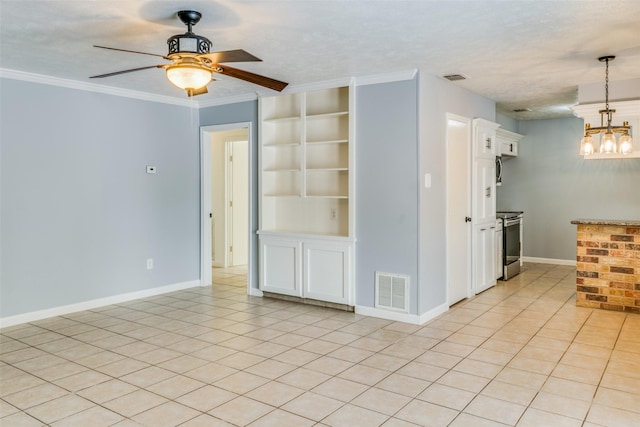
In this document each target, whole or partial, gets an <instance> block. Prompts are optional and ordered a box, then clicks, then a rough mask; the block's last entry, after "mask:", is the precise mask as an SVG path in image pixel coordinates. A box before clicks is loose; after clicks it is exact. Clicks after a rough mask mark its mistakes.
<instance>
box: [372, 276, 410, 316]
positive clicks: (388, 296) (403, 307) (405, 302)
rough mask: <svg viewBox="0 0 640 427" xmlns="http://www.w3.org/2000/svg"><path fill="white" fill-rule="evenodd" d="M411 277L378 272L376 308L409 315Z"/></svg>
mask: <svg viewBox="0 0 640 427" xmlns="http://www.w3.org/2000/svg"><path fill="white" fill-rule="evenodd" d="M408 289H409V276H403V275H400V274H389V273H381V272H379V271H376V290H375V292H376V295H375V300H376V302H375V307H376V308H381V309H385V310H392V311H399V312H402V313H407V312H408V311H409V308H408V306H409V292H408Z"/></svg>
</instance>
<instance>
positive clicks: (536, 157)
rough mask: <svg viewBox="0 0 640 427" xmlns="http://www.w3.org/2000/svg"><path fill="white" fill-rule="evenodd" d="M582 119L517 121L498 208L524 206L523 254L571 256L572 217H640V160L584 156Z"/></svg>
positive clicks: (572, 243)
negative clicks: (513, 153)
mask: <svg viewBox="0 0 640 427" xmlns="http://www.w3.org/2000/svg"><path fill="white" fill-rule="evenodd" d="M583 129H584V123H583V120H582V119H578V118H566V119H553V120H531V121H521V122H520V124H519V130H518V133H520V134H522V135H524V138H523V139H521V140H520V143H519V146H518V157H516V158H513V159H509V160H507V161H505V162H504V169H503V172H504V174H503V177H504V178H503V184H502V186H501V187H498V191H497V205H498V210H522V211H524V255H525V256H528V257H536V258H549V259H560V260H575V256H576V247H575V244H576V243H575V240H576V226H575V225H572V224H571V223H570V221H571V220H572V219H576V218H594V219H635V220H639V219H640V159H617V160H584V159H583V158H582V157H581V156H579V154H578V151H579V141H580V138H581V137H582V132H583Z"/></svg>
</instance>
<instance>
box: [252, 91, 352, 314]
mask: <svg viewBox="0 0 640 427" xmlns="http://www.w3.org/2000/svg"><path fill="white" fill-rule="evenodd" d="M259 105H260V163H259V164H260V221H259V222H260V227H259V235H260V241H261V257H260V262H261V278H260V284H261V289H262V290H263V291H267V292H275V293H282V294H286V295H292V296H298V297H301V298H314V299H322V300H324V301H331V302H337V303H344V304H348V305H349V304H352V295H353V292H352V291H351V287H352V278H351V271H352V268H351V253H352V250H353V244H354V242H355V237H354V231H355V227H354V212H353V208H352V207H353V206H354V189H355V182H354V174H353V170H354V168H353V165H354V164H355V163H354V153H355V149H354V147H355V144H354V126H353V120H354V115H353V106H354V105H355V103H354V99H353V88H352V86H350V85H349V86H341V87H331V88H325V89H318V90H313V91H308V92H300V93H292V94H285V95H278V96H272V97H263V98H260V100H259ZM336 268H337V269H338V270H339V271H341V272H342V273H344V274H342V273H340V274H337V275H334V276H332V277H333V278H332V279H329V278H328V277H324V276H323V274H324V275H325V276H326V271H328V270H327V269H336ZM321 270H325V273H322V274H321ZM321 276H322V277H324V278H323V279H322V280H325V281H327V280H328V281H331V280H334V281H335V280H340V281H343V283H341V284H339V285H337V284H335V283H334V284H331V283H327V285H326V290H327V292H326V295H325V294H323V292H322V289H323V286H322V285H320V282H319V281H318V280H319V279H318V278H319V277H321ZM329 289H332V290H329Z"/></svg>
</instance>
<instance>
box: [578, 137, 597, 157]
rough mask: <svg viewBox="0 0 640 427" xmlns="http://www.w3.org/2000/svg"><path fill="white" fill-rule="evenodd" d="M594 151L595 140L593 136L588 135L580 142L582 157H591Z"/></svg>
mask: <svg viewBox="0 0 640 427" xmlns="http://www.w3.org/2000/svg"><path fill="white" fill-rule="evenodd" d="M593 151H594V150H593V138H591V135H586V136H585V137H584V138H582V141H580V155H581V156H589V155H591V154H593Z"/></svg>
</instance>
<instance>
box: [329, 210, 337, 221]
mask: <svg viewBox="0 0 640 427" xmlns="http://www.w3.org/2000/svg"><path fill="white" fill-rule="evenodd" d="M329 218H331V221H335V220H336V219H338V210H337V209H336V208H331V213H330V214H329Z"/></svg>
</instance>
